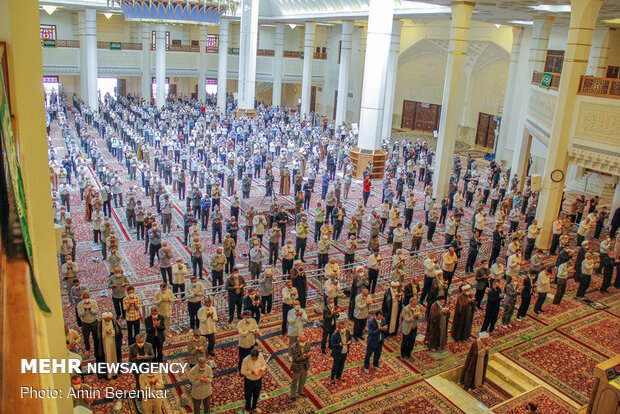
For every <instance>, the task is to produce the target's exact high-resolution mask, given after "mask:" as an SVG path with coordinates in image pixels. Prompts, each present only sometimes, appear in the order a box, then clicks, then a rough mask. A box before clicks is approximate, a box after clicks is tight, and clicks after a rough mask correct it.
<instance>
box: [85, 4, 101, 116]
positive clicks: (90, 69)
mask: <svg viewBox="0 0 620 414" xmlns="http://www.w3.org/2000/svg"><path fill="white" fill-rule="evenodd" d="M84 19H85V20H84V29H85V30H84V40H85V42H86V89H87V90H88V101H87V103H88V106H90V107H91V108H92V109H93V110H95V111H97V110H99V93H98V90H97V12H96V10H95V9H86V10H85V11H84Z"/></svg>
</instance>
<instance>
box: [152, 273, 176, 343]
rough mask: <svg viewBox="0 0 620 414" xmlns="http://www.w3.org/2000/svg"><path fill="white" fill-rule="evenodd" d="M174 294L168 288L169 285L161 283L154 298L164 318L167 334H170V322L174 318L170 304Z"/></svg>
mask: <svg viewBox="0 0 620 414" xmlns="http://www.w3.org/2000/svg"><path fill="white" fill-rule="evenodd" d="M174 300H175V299H174V295H173V294H172V292H171V291H170V289H168V285H167V284H165V283H162V284H161V285H159V291H158V292H157V293H156V294H155V297H154V298H153V303H154V304H155V305H156V306H157V308H158V309H159V314H160V315H161V316H163V318H164V325H165V326H166V335H168V336H170V324H171V322H172V320H171V319H170V317H171V315H172V310H171V309H170V304H171V303H172V302H174Z"/></svg>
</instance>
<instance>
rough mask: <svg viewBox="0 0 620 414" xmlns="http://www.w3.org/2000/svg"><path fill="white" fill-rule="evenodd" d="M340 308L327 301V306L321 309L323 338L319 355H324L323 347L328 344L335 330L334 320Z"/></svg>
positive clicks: (331, 301) (332, 301)
mask: <svg viewBox="0 0 620 414" xmlns="http://www.w3.org/2000/svg"><path fill="white" fill-rule="evenodd" d="M339 313H340V308H338V307H337V306H336V305H335V304H334V300H333V299H328V300H327V305H325V307H324V308H323V336H322V338H321V353H323V354H324V353H325V345H326V344H328V343H329V340H330V339H331V337H332V334H333V333H334V331H335V330H336V320H337V319H338V314H339Z"/></svg>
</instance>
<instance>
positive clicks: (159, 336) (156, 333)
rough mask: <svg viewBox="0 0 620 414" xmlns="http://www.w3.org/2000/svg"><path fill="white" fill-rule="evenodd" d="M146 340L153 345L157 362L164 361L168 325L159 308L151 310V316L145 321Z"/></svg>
mask: <svg viewBox="0 0 620 414" xmlns="http://www.w3.org/2000/svg"><path fill="white" fill-rule="evenodd" d="M144 326H145V329H146V339H148V341H149V342H150V344H151V345H153V350H154V351H155V361H156V362H162V361H163V360H164V355H163V354H164V342H165V341H166V332H165V330H166V324H165V321H164V317H163V316H161V315H160V314H159V310H158V309H157V307H156V306H155V307H153V308H151V314H150V315H149V316H147V317H146V319H144Z"/></svg>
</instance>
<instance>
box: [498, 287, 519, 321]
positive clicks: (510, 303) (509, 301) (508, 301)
mask: <svg viewBox="0 0 620 414" xmlns="http://www.w3.org/2000/svg"><path fill="white" fill-rule="evenodd" d="M519 292H521V285H520V284H519V280H517V278H516V277H515V278H512V280H510V281H508V283H507V284H506V286H505V287H504V303H503V304H502V306H503V307H504V312H503V313H502V327H504V328H506V327H509V326H511V325H510V320H511V319H512V315H513V313H514V311H515V305H516V304H517V295H518V294H519Z"/></svg>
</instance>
